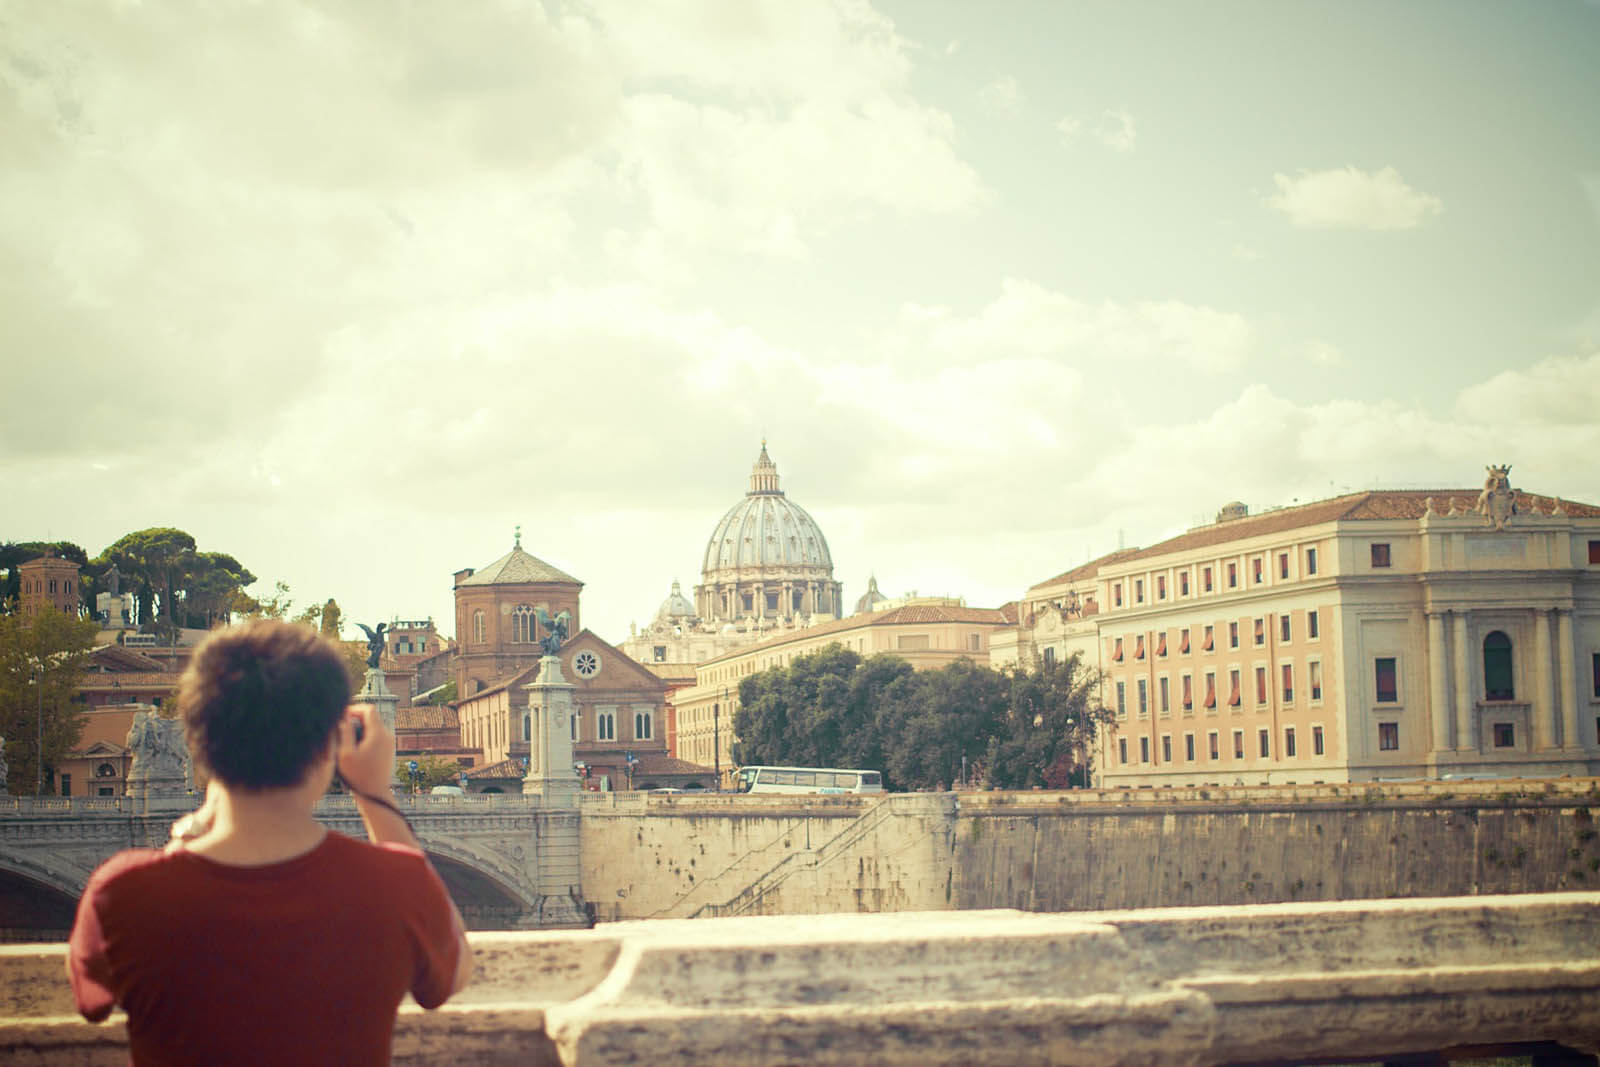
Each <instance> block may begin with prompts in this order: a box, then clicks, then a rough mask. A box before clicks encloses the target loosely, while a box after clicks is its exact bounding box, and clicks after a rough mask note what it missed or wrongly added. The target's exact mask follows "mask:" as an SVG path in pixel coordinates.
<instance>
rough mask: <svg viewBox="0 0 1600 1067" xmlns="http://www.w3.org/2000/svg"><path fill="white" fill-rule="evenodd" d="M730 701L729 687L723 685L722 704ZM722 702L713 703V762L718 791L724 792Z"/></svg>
mask: <svg viewBox="0 0 1600 1067" xmlns="http://www.w3.org/2000/svg"><path fill="white" fill-rule="evenodd" d="M727 702H728V687H727V686H723V687H722V704H726V703H727ZM722 704H713V705H711V763H712V767H713V768H714V769H715V772H716V780H717V792H719V793H720V792H722Z"/></svg>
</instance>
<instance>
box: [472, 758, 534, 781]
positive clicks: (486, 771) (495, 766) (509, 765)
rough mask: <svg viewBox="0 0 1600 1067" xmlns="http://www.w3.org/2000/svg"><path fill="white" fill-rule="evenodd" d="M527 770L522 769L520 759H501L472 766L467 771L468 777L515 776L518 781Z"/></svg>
mask: <svg viewBox="0 0 1600 1067" xmlns="http://www.w3.org/2000/svg"><path fill="white" fill-rule="evenodd" d="M526 773H528V772H526V771H524V770H523V769H522V761H521V760H515V759H503V760H501V761H500V762H499V763H490V764H488V765H486V766H483V767H474V768H472V770H470V771H468V772H467V777H468V778H469V779H475V778H516V779H518V780H519V781H520V780H521V779H522V776H523V775H524V774H526Z"/></svg>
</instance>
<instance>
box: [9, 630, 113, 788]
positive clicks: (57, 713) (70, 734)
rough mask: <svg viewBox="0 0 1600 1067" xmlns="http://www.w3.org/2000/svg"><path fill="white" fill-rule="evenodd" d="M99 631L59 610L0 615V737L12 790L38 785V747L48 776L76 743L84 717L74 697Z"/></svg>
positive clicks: (81, 729) (50, 775)
mask: <svg viewBox="0 0 1600 1067" xmlns="http://www.w3.org/2000/svg"><path fill="white" fill-rule="evenodd" d="M98 630H99V627H98V626H97V625H96V623H95V622H94V620H92V619H77V618H73V617H71V616H68V615H66V614H64V613H62V612H59V611H42V612H40V613H39V614H38V615H36V616H35V617H33V618H32V619H24V618H22V617H21V616H20V615H17V614H14V613H13V614H10V615H3V616H0V737H4V738H5V739H6V761H7V763H8V764H9V765H10V777H9V785H8V788H9V789H10V791H11V792H12V793H14V794H20V793H32V792H34V790H35V789H36V788H37V787H38V785H39V782H40V780H41V775H40V773H39V767H40V763H41V760H40V755H41V752H42V755H43V766H44V769H45V774H44V776H43V777H44V778H45V779H47V780H48V779H50V778H53V777H54V771H55V768H56V766H57V765H59V764H60V762H61V759H62V757H63V756H65V755H66V754H67V753H68V752H70V751H72V749H73V748H74V747H75V746H76V745H77V744H78V739H79V738H80V737H81V736H82V734H83V723H84V716H83V714H82V713H81V712H80V711H79V710H78V707H77V705H76V704H75V703H74V702H73V697H74V696H75V695H76V693H77V689H78V684H79V682H80V681H81V680H82V678H83V669H84V665H85V663H86V662H87V660H88V657H89V650H90V649H91V648H93V647H94V639H95V634H96V633H97V632H98ZM41 733H42V734H43V746H42V749H41V745H40V734H41Z"/></svg>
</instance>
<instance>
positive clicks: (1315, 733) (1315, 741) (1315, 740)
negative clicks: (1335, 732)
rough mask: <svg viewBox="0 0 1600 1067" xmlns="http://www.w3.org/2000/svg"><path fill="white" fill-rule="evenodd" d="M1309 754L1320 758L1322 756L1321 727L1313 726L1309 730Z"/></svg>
mask: <svg viewBox="0 0 1600 1067" xmlns="http://www.w3.org/2000/svg"><path fill="white" fill-rule="evenodd" d="M1311 754H1312V755H1313V756H1320V755H1322V754H1323V744H1322V727H1320V726H1313V727H1312V728H1311Z"/></svg>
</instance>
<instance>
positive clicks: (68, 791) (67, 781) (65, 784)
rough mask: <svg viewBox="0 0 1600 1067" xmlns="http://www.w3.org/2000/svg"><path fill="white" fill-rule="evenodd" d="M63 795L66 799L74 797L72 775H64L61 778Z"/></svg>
mask: <svg viewBox="0 0 1600 1067" xmlns="http://www.w3.org/2000/svg"><path fill="white" fill-rule="evenodd" d="M61 795H62V796H64V797H70V796H71V795H72V775H70V774H63V775H62V776H61Z"/></svg>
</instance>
